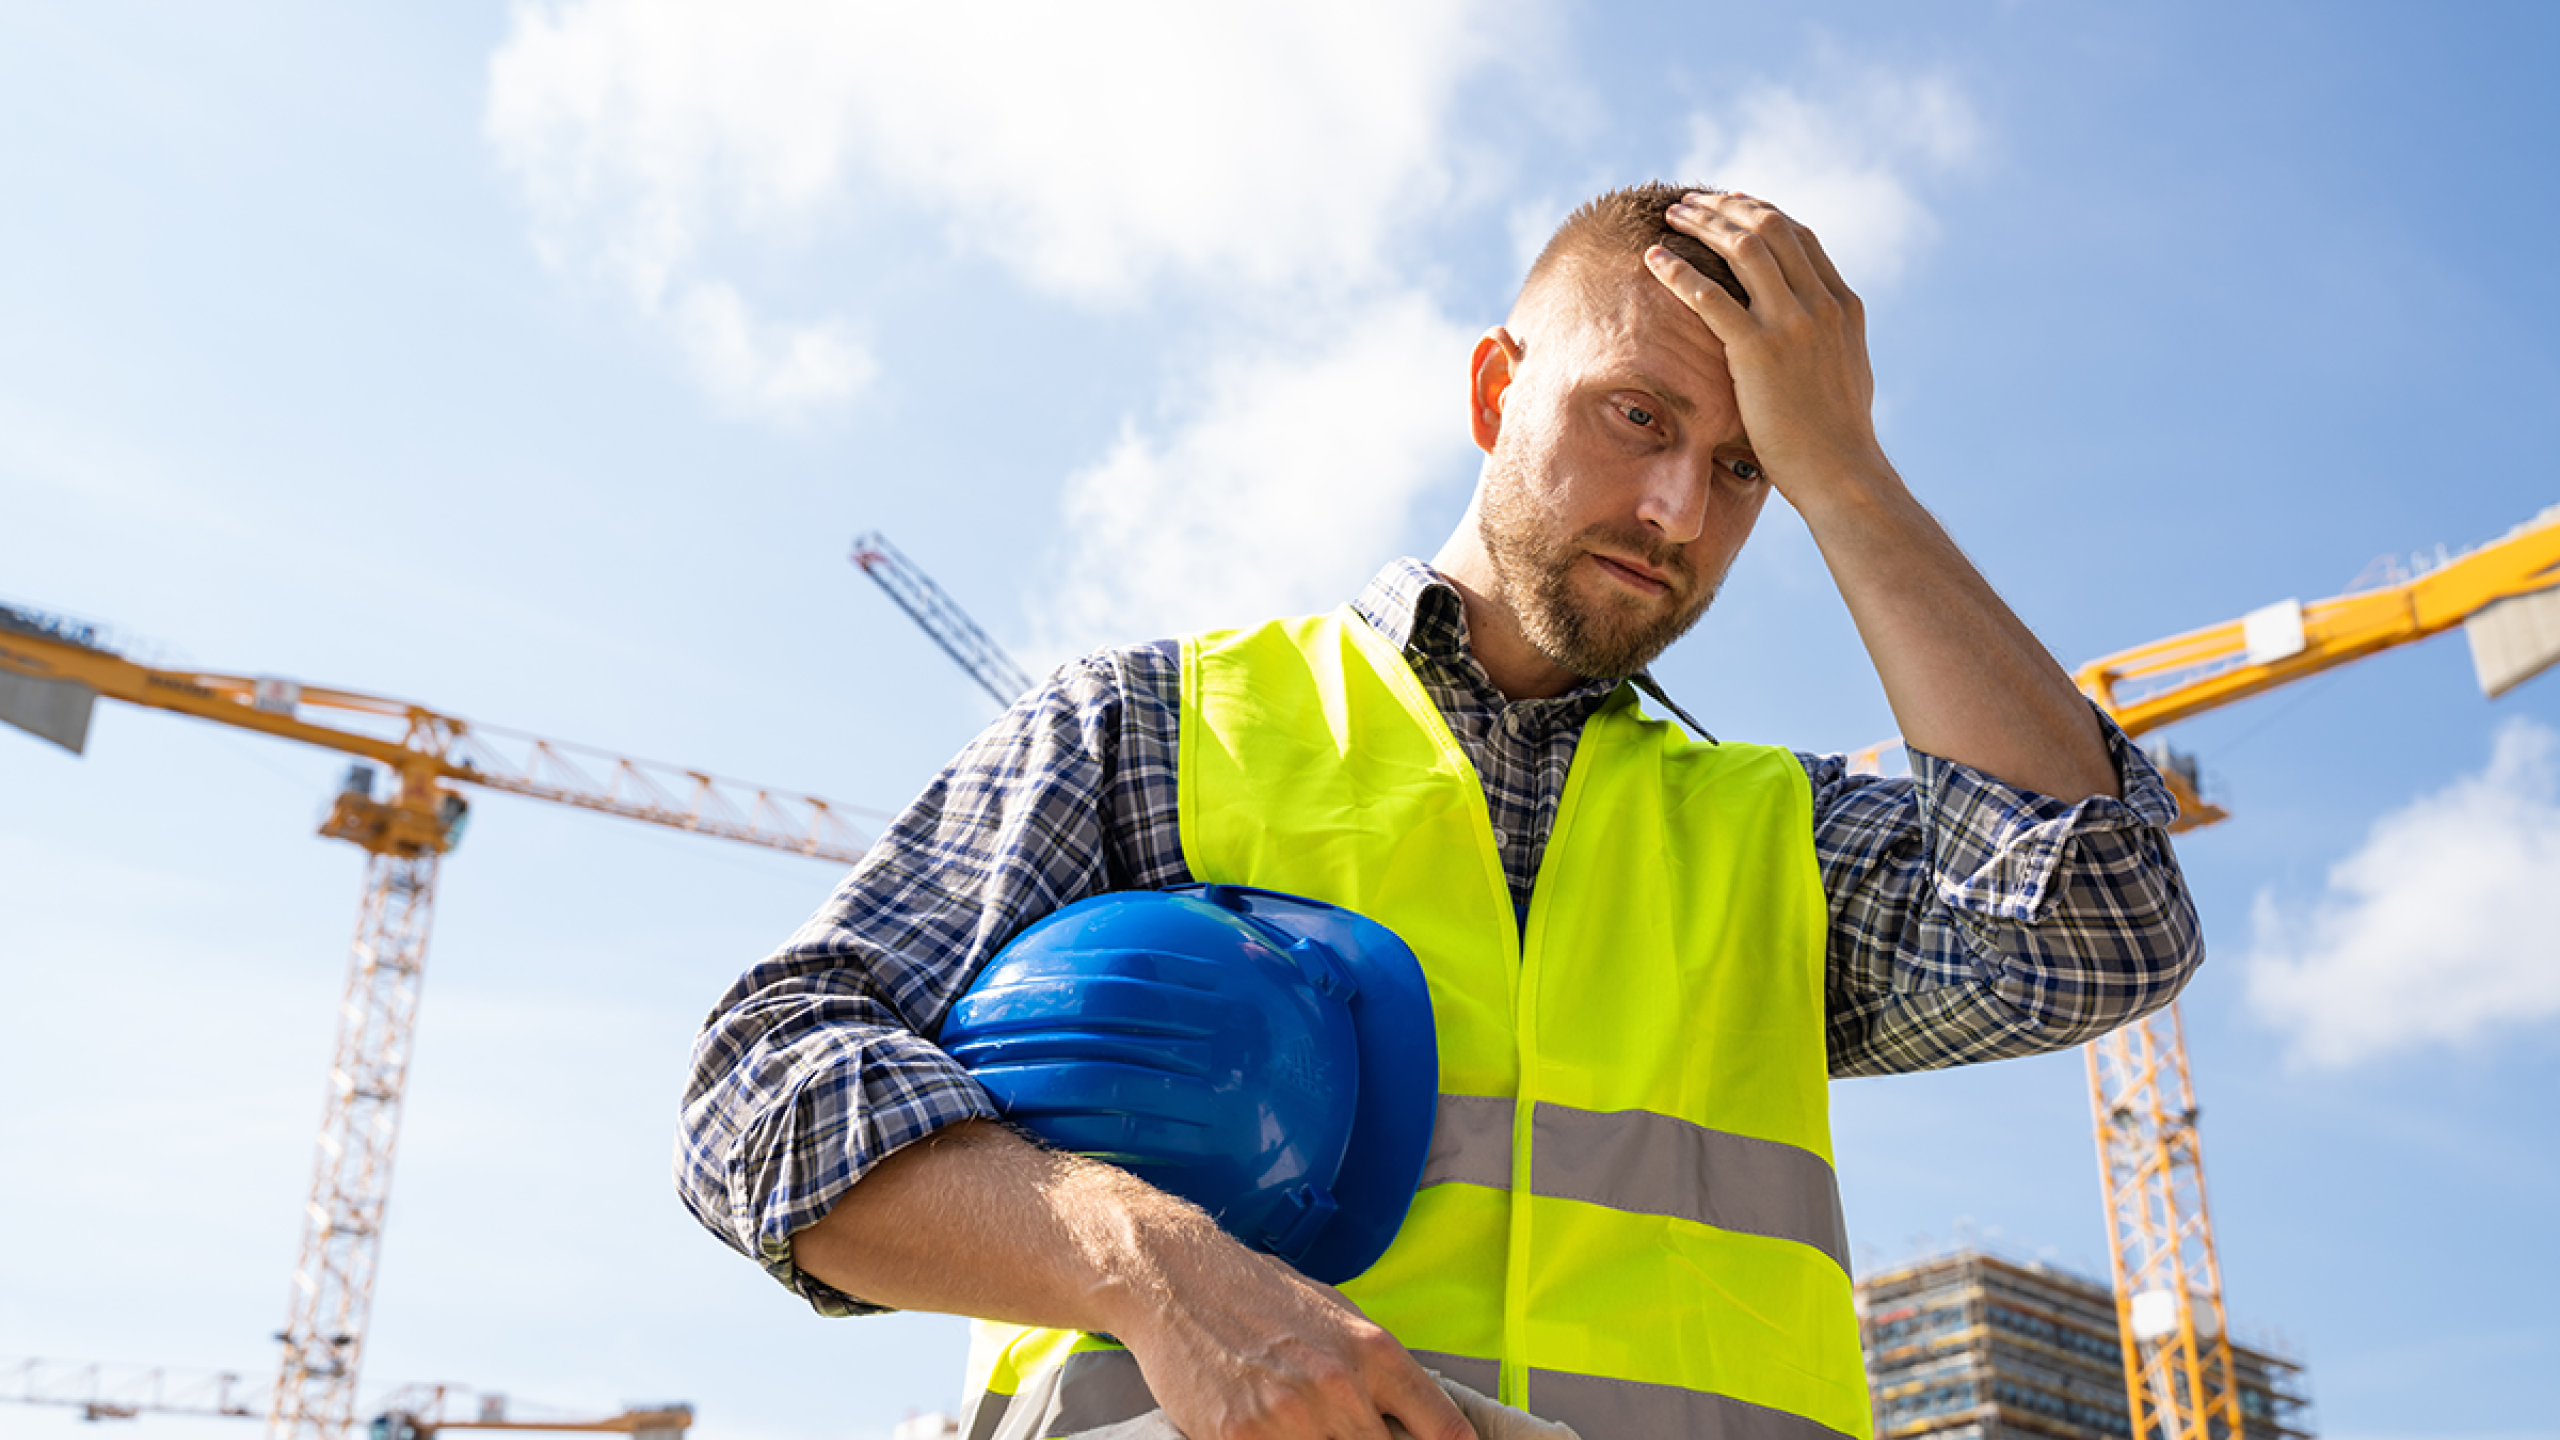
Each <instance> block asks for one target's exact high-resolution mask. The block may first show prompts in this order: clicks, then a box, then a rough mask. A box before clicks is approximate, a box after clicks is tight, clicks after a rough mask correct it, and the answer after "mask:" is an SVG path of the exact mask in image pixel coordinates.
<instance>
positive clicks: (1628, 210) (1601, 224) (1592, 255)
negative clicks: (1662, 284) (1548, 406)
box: [1515, 180, 1751, 308]
mask: <svg viewBox="0 0 2560 1440" xmlns="http://www.w3.org/2000/svg"><path fill="white" fill-rule="evenodd" d="M1699 193H1705V194H1710V195H1713V194H1721V193H1723V192H1721V191H1719V190H1717V189H1715V188H1714V187H1713V186H1709V185H1667V184H1664V183H1663V182H1662V181H1659V180H1648V181H1646V182H1644V183H1643V184H1641V185H1629V186H1625V187H1624V188H1621V189H1617V190H1612V191H1609V192H1608V193H1607V194H1605V195H1599V196H1595V197H1593V198H1592V199H1589V200H1586V201H1584V202H1583V203H1582V204H1580V205H1578V206H1576V207H1575V208H1574V212H1573V213H1572V214H1570V215H1567V216H1566V217H1564V223H1563V224H1561V225H1559V226H1557V227H1556V233H1555V234H1554V235H1552V236H1549V237H1548V239H1547V244H1546V248H1545V249H1543V250H1540V251H1539V252H1538V258H1537V259H1536V260H1535V261H1533V262H1531V264H1530V266H1529V274H1528V276H1527V277H1526V278H1525V279H1523V280H1522V281H1521V282H1520V300H1519V302H1518V304H1519V305H1526V304H1527V303H1528V300H1529V297H1530V296H1531V295H1532V294H1534V293H1536V292H1538V291H1540V290H1542V289H1543V288H1544V287H1546V286H1547V285H1548V284H1550V283H1552V282H1555V281H1560V280H1561V281H1570V282H1572V283H1573V284H1575V285H1576V286H1577V287H1587V286H1589V285H1591V284H1593V283H1594V282H1603V283H1605V281H1604V277H1613V276H1614V275H1615V274H1616V273H1621V272H1623V271H1625V270H1627V269H1629V268H1633V269H1638V270H1641V269H1642V268H1643V267H1644V252H1645V251H1646V250H1648V249H1650V248H1652V247H1653V246H1656V245H1660V246H1662V247H1664V248H1665V249H1667V250H1669V251H1670V252H1671V253H1672V254H1674V255H1677V256H1679V257H1680V258H1681V259H1683V260H1686V261H1688V262H1689V263H1690V264H1691V265H1694V266H1696V267H1697V269H1698V273H1699V274H1701V275H1704V276H1706V277H1707V278H1708V279H1710V280H1713V281H1714V282H1716V283H1717V284H1718V285H1721V286H1723V287H1724V290H1725V293H1726V294H1728V295H1731V296H1732V297H1733V298H1734V299H1735V300H1737V301H1739V302H1741V303H1742V304H1744V305H1746V306H1747V305H1749V304H1750V303H1751V297H1750V296H1749V295H1748V294H1746V293H1745V292H1744V291H1743V288H1742V282H1741V281H1740V280H1738V279H1736V278H1734V274H1733V267H1732V266H1731V265H1728V264H1726V263H1725V259H1724V257H1723V256H1721V255H1718V254H1717V253H1716V252H1714V251H1713V250H1710V249H1708V248H1707V247H1706V246H1705V245H1704V244H1703V243H1701V242H1700V241H1698V240H1697V239H1695V238H1693V237H1691V236H1688V235H1683V234H1681V233H1680V232H1679V231H1677V230H1674V229H1672V228H1671V222H1670V221H1669V220H1667V219H1665V218H1663V217H1664V214H1665V212H1667V211H1669V210H1670V208H1671V207H1672V206H1673V205H1676V204H1678V203H1679V202H1680V199H1681V197H1683V196H1686V195H1695V194H1699ZM1515 308H1517V307H1516V306H1515Z"/></svg>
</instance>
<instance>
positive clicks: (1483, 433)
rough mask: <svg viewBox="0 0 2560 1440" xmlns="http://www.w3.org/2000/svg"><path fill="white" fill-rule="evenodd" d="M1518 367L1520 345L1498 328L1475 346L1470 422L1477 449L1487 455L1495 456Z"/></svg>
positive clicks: (1468, 406) (1469, 375)
mask: <svg viewBox="0 0 2560 1440" xmlns="http://www.w3.org/2000/svg"><path fill="white" fill-rule="evenodd" d="M1519 363H1520V342H1519V341H1517V340H1514V339H1512V338H1511V332H1510V331H1508V330H1506V329H1504V328H1502V327H1501V326H1499V325H1496V326H1494V327H1493V328H1492V329H1490V330H1487V331H1486V332H1484V338H1483V339H1481V340H1478V341H1477V342H1476V354H1475V360H1474V362H1473V364H1472V366H1471V367H1470V369H1469V372H1468V376H1467V379H1468V382H1469V383H1468V386H1467V419H1468V421H1469V423H1470V425H1471V426H1472V427H1473V429H1474V431H1475V437H1476V448H1477V449H1479V450H1482V451H1484V452H1485V453H1486V454H1488V455H1490V454H1492V453H1493V442H1494V438H1495V437H1496V436H1498V435H1500V434H1501V433H1502V397H1503V394H1504V392H1506V391H1508V390H1509V389H1510V388H1511V377H1512V374H1513V372H1514V370H1515V369H1516V368H1517V366H1518V365H1519Z"/></svg>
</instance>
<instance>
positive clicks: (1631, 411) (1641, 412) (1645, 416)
mask: <svg viewBox="0 0 2560 1440" xmlns="http://www.w3.org/2000/svg"><path fill="white" fill-rule="evenodd" d="M1627 418H1628V419H1629V420H1632V421H1634V422H1635V423H1636V424H1638V425H1640V426H1643V427H1645V428H1647V429H1651V428H1652V426H1653V412H1652V411H1650V410H1647V409H1646V408H1644V407H1643V406H1641V405H1630V406H1628V407H1627Z"/></svg>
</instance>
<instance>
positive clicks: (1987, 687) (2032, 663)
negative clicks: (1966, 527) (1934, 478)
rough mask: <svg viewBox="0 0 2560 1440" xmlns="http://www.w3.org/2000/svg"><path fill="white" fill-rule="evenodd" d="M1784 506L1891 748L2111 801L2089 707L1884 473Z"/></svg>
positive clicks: (2039, 787) (2044, 790)
mask: <svg viewBox="0 0 2560 1440" xmlns="http://www.w3.org/2000/svg"><path fill="white" fill-rule="evenodd" d="M1789 498H1790V499H1793V500H1796V501H1797V508H1798V510H1799V512H1800V513H1802V514H1803V515H1804V518H1805V523H1806V526H1807V527H1808V528H1809V529H1810V530H1811V531H1812V532H1813V537H1814V543H1815V544H1817V545H1818V546H1820V547H1821V549H1822V554H1823V559H1824V561H1825V562H1826V563H1827V564H1829V566H1830V568H1831V573H1832V578H1833V580H1834V582H1835V583H1836V584H1837V585H1838V586H1839V588H1840V594H1841V598H1842V599H1844V600H1845V601H1846V602H1847V603H1848V606H1849V614H1850V617H1851V619H1853V620H1854V621H1855V622H1856V624H1857V627H1858V636H1859V638H1860V639H1861V640H1862V641H1864V642H1865V644H1866V647H1867V654H1868V656H1869V658H1870V659H1871V660H1873V662H1874V664H1875V667H1876V675H1877V677H1878V678H1879V679H1880V680H1882V681H1883V683H1884V690H1885V698H1886V699H1887V700H1888V701H1889V702H1890V703H1891V704H1892V706H1893V714H1894V719H1895V721H1896V723H1898V724H1899V725H1900V726H1901V728H1902V738H1903V741H1904V743H1906V744H1908V745H1910V746H1912V747H1913V748H1915V749H1919V750H1925V751H1927V752H1928V753H1930V754H1932V755H1938V756H1942V757H1944V758H1946V759H1949V760H1953V761H1956V762H1957V763H1959V764H1963V765H1968V766H1971V767H1972V768H1974V769H1976V770H1979V771H1981V772H1983V773H1984V774H1986V775H1990V776H1993V777H1995V778H1997V779H1999V780H2002V781H2005V782H2007V783H2008V784H2011V785H2015V786H2018V787H2020V788H2022V789H2027V790H2033V791H2036V792H2038V793H2040V794H2045V795H2051V796H2053V797H2055V798H2057V799H2061V800H2079V799H2083V798H2086V797H2088V796H2091V795H2118V794H2120V791H2119V789H2118V784H2119V782H2118V779H2117V776H2116V773H2115V765H2114V763H2113V761H2112V760H2110V759H2109V757H2108V754H2107V747H2106V740H2105V737H2104V735H2103V734H2102V733H2101V732H2100V730H2099V728H2098V722H2097V717H2096V716H2095V715H2093V714H2092V713H2091V712H2090V709H2089V704H2088V702H2087V701H2086V700H2085V699H2083V698H2082V697H2081V695H2080V692H2079V691H2078V690H2077V689H2076V688H2074V687H2073V685H2072V683H2071V678H2070V676H2068V675H2066V674H2065V673H2063V670H2062V667H2061V666H2060V665H2058V664H2056V663H2055V662H2054V659H2053V657H2052V655H2051V654H2049V653H2048V652H2047V651H2046V650H2045V648H2044V645H2043V643H2042V642H2041V641H2039V640H2037V639H2036V637H2035V635H2034V634H2033V633H2032V632H2030V631H2029V630H2028V629H2027V627H2026V626H2025V624H2024V623H2022V622H2021V621H2020V620H2019V619H2018V617H2017V615H2016V614H2015V613H2013V612H2012V611H2011V610H2010V609H2009V607H2008V605H2007V604H2006V603H2004V602H2003V601H2002V600H2001V599H2000V597H1999V596H1998V595H1997V594H1996V593H1994V592H1993V591H1992V589H1991V586H1990V584H1989V582H1987V581H1985V580H1984V579H1983V578H1982V575H1981V573H1980V572H1979V571H1977V570H1975V569H1974V567H1973V563H1972V562H1971V561H1969V560H1967V559H1966V558H1965V557H1964V553H1963V552H1962V551H1960V550H1958V549H1957V548H1956V544H1955V541H1954V540H1953V539H1951V538H1949V536H1948V535H1947V532H1946V531H1945V529H1943V528H1942V527H1941V526H1940V525H1939V524H1938V522H1937V521H1936V519H1934V518H1933V517H1932V516H1931V515H1930V514H1929V512H1928V511H1927V510H1926V509H1925V508H1923V507H1922V506H1921V504H1920V502H1919V501H1918V500H1917V499H1915V498H1913V496H1912V495H1911V492H1910V491H1909V490H1908V489H1907V488H1906V487H1905V486H1904V485H1903V484H1902V481H1901V479H1900V478H1899V477H1898V476H1896V475H1894V474H1893V473H1892V471H1891V470H1890V469H1889V468H1881V469H1876V470H1871V471H1868V472H1867V473H1864V474H1860V475H1858V476H1855V477H1851V478H1844V479H1843V480H1841V481H1840V482H1838V483H1835V484H1832V485H1828V486H1820V487H1813V486H1802V487H1798V488H1797V491H1796V493H1794V494H1791V495H1790V496H1789Z"/></svg>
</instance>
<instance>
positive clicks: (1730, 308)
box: [1645, 194, 1891, 510]
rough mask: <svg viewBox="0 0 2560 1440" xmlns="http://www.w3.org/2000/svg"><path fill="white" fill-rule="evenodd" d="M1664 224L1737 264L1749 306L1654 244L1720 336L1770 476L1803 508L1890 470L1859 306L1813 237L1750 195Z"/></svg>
mask: <svg viewBox="0 0 2560 1440" xmlns="http://www.w3.org/2000/svg"><path fill="white" fill-rule="evenodd" d="M1668 218H1669V220H1670V223H1671V227H1672V228H1673V229H1675V230H1678V231H1679V232H1681V233H1682V234H1685V235H1689V236H1693V237H1695V238H1696V239H1697V240H1698V241H1699V242H1700V243H1702V244H1704V245H1706V246H1707V247H1708V248H1709V249H1711V250H1713V251H1715V252H1716V253H1717V254H1719V255H1721V256H1723V257H1724V258H1725V260H1726V262H1727V263H1729V264H1730V265H1732V266H1733V272H1734V275H1735V277H1736V278H1737V279H1739V280H1740V281H1741V282H1742V288H1743V289H1744V290H1745V291H1746V292H1748V293H1749V294H1750V296H1751V305H1750V307H1749V308H1748V309H1746V308H1744V307H1743V306H1742V305H1741V303H1739V302H1738V301H1736V300H1735V299H1734V298H1733V297H1732V296H1731V295H1729V294H1727V293H1726V292H1725V289H1724V287H1723V286H1721V285H1718V284H1716V283H1715V282H1714V281H1712V280H1709V279H1708V278H1707V277H1706V276H1704V275H1702V274H1700V273H1699V272H1698V270H1697V267H1695V266H1693V265H1691V264H1690V263H1689V262H1687V261H1685V260H1683V259H1681V258H1680V257H1679V256H1677V255H1674V254H1673V253H1671V251H1670V250H1668V249H1667V248H1664V247H1662V246H1659V245H1657V246H1655V247H1653V249H1652V250H1651V251H1650V252H1648V253H1647V254H1646V256H1645V264H1646V265H1647V267H1648V268H1650V269H1651V270H1652V271H1653V274H1654V277H1655V278H1656V279H1658V280H1660V281H1661V282H1662V283H1663V284H1664V285H1665V286H1666V287H1668V288H1669V289H1670V291H1671V293H1672V294H1674V295H1676V296H1678V297H1679V299H1680V301H1681V303H1682V304H1684V305H1686V306H1688V307H1689V309H1690V310H1691V311H1693V312H1694V313H1696V315H1697V316H1698V318H1699V319H1700V320H1702V321H1704V322H1705V323H1706V326H1707V329H1708V330H1709V331H1710V332H1712V333H1713V334H1714V335H1715V337H1716V338H1717V339H1718V340H1719V341H1721V342H1723V344H1724V349H1725V364H1726V366H1727V367H1728V368H1729V369H1730V370H1731V371H1732V374H1733V389H1734V399H1735V402H1736V404H1737V405H1738V406H1739V407H1740V410H1741V419H1742V428H1743V430H1744V432H1745V433H1746V434H1748V435H1749V436H1750V437H1751V449H1752V454H1753V456H1754V458H1756V459H1757V460H1758V461H1759V463H1760V468H1761V469H1762V471H1763V472H1765V473H1766V474H1767V475H1768V477H1769V483H1770V484H1771V485H1774V486H1776V487H1777V490H1778V493H1780V494H1782V495H1784V496H1786V497H1787V499H1788V501H1789V502H1790V503H1791V504H1793V505H1795V506H1796V508H1797V509H1799V510H1803V509H1806V508H1808V506H1809V505H1811V504H1816V503H1819V501H1820V500H1821V499H1822V498H1823V497H1822V495H1821V494H1820V493H1819V492H1820V491H1821V490H1822V489H1823V487H1826V486H1829V485H1832V484H1835V483H1838V482H1842V481H1846V480H1851V479H1854V478H1855V477H1858V476H1860V475H1869V476H1872V475H1876V474H1878V473H1883V474H1890V473H1891V467H1890V465H1889V464H1888V463H1887V462H1886V460H1885V458H1884V448H1883V446H1882V445H1880V444H1879V443H1878V442H1877V440H1876V433H1875V420H1874V415H1873V408H1874V403H1875V390H1876V386H1875V374H1874V372H1873V370H1871V369H1870V368H1869V366H1868V363H1867V329H1866V307H1865V306H1864V305H1863V304H1861V303H1860V302H1859V300H1858V296H1857V294H1856V292H1855V291H1852V290H1851V289H1850V288H1849V286H1848V285H1847V283H1846V282H1844V281H1843V280H1841V278H1840V272H1839V270H1838V269H1837V268H1835V267H1834V266H1833V265H1832V263H1831V257H1830V256H1828V255H1826V254H1824V253H1823V250H1822V242H1821V241H1820V240H1819V239H1817V238H1815V236H1814V233H1813V232H1812V231H1811V230H1809V229H1807V228H1805V227H1804V226H1803V225H1801V224H1798V223H1797V222H1796V221H1795V220H1793V219H1790V218H1789V217H1788V216H1787V215H1786V214H1784V213H1783V212H1781V211H1780V210H1778V209H1777V207H1775V206H1773V205H1770V204H1768V203H1767V202H1765V201H1761V200H1755V199H1753V198H1752V197H1750V196H1748V195H1738V194H1727V195H1709V194H1692V195H1690V196H1689V197H1687V199H1686V200H1684V201H1683V202H1682V203H1680V204H1678V205H1674V206H1673V207H1671V212H1670V215H1669V217H1668Z"/></svg>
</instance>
